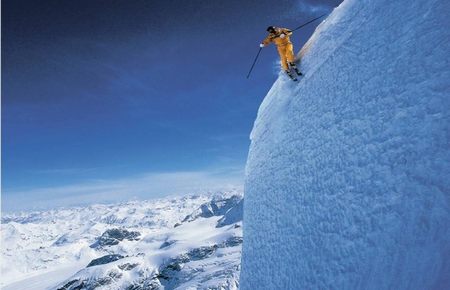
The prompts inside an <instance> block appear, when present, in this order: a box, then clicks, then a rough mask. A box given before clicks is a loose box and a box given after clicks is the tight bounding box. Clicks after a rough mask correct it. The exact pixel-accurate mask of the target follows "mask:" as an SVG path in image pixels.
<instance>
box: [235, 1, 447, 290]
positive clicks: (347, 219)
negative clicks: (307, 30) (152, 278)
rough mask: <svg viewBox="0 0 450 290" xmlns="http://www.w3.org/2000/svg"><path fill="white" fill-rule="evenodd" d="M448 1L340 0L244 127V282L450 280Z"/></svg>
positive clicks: (328, 284)
mask: <svg viewBox="0 0 450 290" xmlns="http://www.w3.org/2000/svg"><path fill="white" fill-rule="evenodd" d="M449 11H450V3H449V2H448V1H439V0H435V1H425V0H413V1H406V0H400V1H388V0H380V1H356V0H346V1H344V2H343V3H342V4H341V5H340V6H339V7H338V8H336V9H335V10H334V11H333V13H332V14H331V15H330V16H329V17H328V18H327V19H326V20H324V21H323V22H322V23H321V24H320V25H319V26H318V28H317V29H316V31H315V33H314V35H313V36H312V37H311V39H310V40H309V41H308V42H307V44H306V45H305V46H304V47H303V49H302V50H301V52H300V54H299V56H300V58H301V67H302V71H303V72H304V73H305V77H304V78H303V79H302V80H301V81H300V83H299V84H295V83H293V82H291V81H290V80H288V79H287V78H286V77H285V76H283V75H280V77H279V78H278V80H277V81H276V82H275V83H274V85H273V87H272V88H271V90H270V91H269V93H268V94H267V96H266V98H265V99H264V101H263V103H262V104H261V107H260V109H259V111H258V117H257V120H256V122H255V124H254V128H253V131H252V133H251V140H252V143H251V147H250V152H249V157H248V161H247V166H246V175H247V176H246V184H245V191H246V193H245V194H246V200H245V203H244V235H245V240H244V244H243V257H242V271H241V289H244V290H247V289H445V288H447V287H448V285H450V276H449V275H448V273H450V198H449V193H450V178H448V177H449V176H450V151H449V150H448V148H449V144H450V131H449V124H450V117H449V113H448V112H449V111H450V96H449V94H450V83H449V81H448V80H449V79H450V69H449V68H450V58H449V56H450V55H449V51H450V31H449V30H448V26H449V24H450V21H449V20H448V12H449Z"/></svg>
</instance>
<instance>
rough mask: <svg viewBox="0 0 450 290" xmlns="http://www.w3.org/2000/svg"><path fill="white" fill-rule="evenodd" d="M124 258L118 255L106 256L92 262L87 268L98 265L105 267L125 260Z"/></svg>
mask: <svg viewBox="0 0 450 290" xmlns="http://www.w3.org/2000/svg"><path fill="white" fill-rule="evenodd" d="M123 258H124V256H122V255H117V254H112V255H106V256H103V257H100V258H97V259H94V260H92V261H91V262H90V263H89V264H88V265H87V266H86V268H88V267H92V266H97V265H103V264H108V263H111V262H114V261H117V260H120V259H123Z"/></svg>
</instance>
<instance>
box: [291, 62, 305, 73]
mask: <svg viewBox="0 0 450 290" xmlns="http://www.w3.org/2000/svg"><path fill="white" fill-rule="evenodd" d="M289 64H290V65H291V68H293V69H294V70H295V73H296V74H297V75H299V76H302V75H303V74H302V72H301V71H300V70H299V69H298V67H297V65H296V64H295V62H291V63H289Z"/></svg>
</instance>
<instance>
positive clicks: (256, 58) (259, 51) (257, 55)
mask: <svg viewBox="0 0 450 290" xmlns="http://www.w3.org/2000/svg"><path fill="white" fill-rule="evenodd" d="M261 50H262V47H260V48H259V50H258V53H257V54H256V57H255V60H254V61H253V64H252V67H251V68H250V71H249V72H248V75H247V78H249V77H250V74H251V73H252V70H253V67H254V66H255V63H256V61H257V60H258V57H259V54H260V53H261Z"/></svg>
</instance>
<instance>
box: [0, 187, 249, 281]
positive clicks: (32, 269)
mask: <svg viewBox="0 0 450 290" xmlns="http://www.w3.org/2000/svg"><path fill="white" fill-rule="evenodd" d="M241 200H242V195H241V194H240V193H239V192H226V193H220V194H204V195H191V196H186V197H179V198H165V199H159V200H151V201H136V202H134V201H133V202H127V203H121V204H114V205H92V206H88V207H79V208H67V209H58V210H51V211H44V212H33V213H23V214H14V215H8V216H3V217H2V228H1V231H2V237H1V241H2V265H1V275H2V279H1V283H0V286H1V288H2V289H4V290H15V289H20V290H44V289H61V290H74V289H99V290H106V289H127V290H144V289H154V290H156V289H166V290H170V289H223V290H226V289H237V288H238V286H239V269H240V258H241V243H242V227H241V224H242V207H239V206H238V204H241V202H240V201H241ZM206 207H209V208H213V209H214V212H213V213H211V214H208V215H206V216H202V215H201V214H198V213H199V212H201V209H202V208H206ZM236 207H237V208H238V209H236ZM239 209H240V213H238V214H237V215H236V210H238V211H239ZM228 212H231V214H232V215H233V217H236V216H240V217H241V218H240V219H236V218H235V219H234V220H233V223H227V225H223V224H222V223H220V226H219V221H220V220H221V219H222V218H223V217H224V216H226V215H227V214H228ZM188 217H189V220H188V221H187V218H188ZM183 220H186V221H183ZM174 225H177V226H176V227H174Z"/></svg>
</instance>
